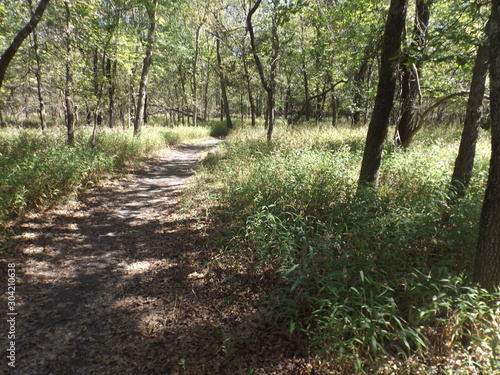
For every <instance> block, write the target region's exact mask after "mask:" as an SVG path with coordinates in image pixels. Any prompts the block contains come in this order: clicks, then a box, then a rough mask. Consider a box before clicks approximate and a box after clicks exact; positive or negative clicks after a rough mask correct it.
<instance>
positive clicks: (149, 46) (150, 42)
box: [134, 0, 158, 137]
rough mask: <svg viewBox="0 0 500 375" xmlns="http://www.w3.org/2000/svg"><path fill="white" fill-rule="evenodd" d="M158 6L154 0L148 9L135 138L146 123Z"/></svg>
mask: <svg viewBox="0 0 500 375" xmlns="http://www.w3.org/2000/svg"><path fill="white" fill-rule="evenodd" d="M157 5H158V1H157V0H153V4H152V7H151V8H150V7H147V12H148V17H149V29H148V36H147V40H146V56H145V57H144V61H143V65H142V73H141V80H140V82H139V96H138V98H137V111H136V113H135V121H134V136H135V137H140V135H141V130H142V123H143V121H144V107H145V104H146V87H147V85H148V79H149V70H150V68H151V62H152V60H153V48H154V34H155V29H156V8H157Z"/></svg>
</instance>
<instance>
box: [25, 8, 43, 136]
mask: <svg viewBox="0 0 500 375" xmlns="http://www.w3.org/2000/svg"><path fill="white" fill-rule="evenodd" d="M29 5H30V11H31V17H33V16H34V11H33V1H32V0H30V1H29ZM33 53H34V54H35V62H36V69H35V78H36V88H37V96H38V116H39V117H40V128H41V130H42V133H45V131H46V130H47V122H46V120H45V102H44V100H43V94H42V73H41V71H42V63H41V60H40V52H39V50H38V35H37V32H36V30H33Z"/></svg>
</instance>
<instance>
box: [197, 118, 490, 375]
mask: <svg viewBox="0 0 500 375" xmlns="http://www.w3.org/2000/svg"><path fill="white" fill-rule="evenodd" d="M260 137H261V135H260V134H254V135H252V133H251V132H250V130H248V129H242V130H237V131H236V132H235V133H233V134H231V135H229V137H228V142H227V144H225V145H224V147H222V148H221V150H220V151H219V152H218V155H217V156H216V157H215V158H213V159H212V160H211V161H210V163H209V164H207V166H206V167H205V168H206V177H205V179H203V178H202V180H201V181H202V183H203V184H204V186H206V183H207V182H210V181H216V182H213V183H212V185H211V186H212V190H211V192H210V194H208V195H207V196H210V197H213V198H215V199H216V200H217V204H218V206H219V207H220V208H219V209H218V210H219V211H218V212H217V213H218V215H219V216H218V218H219V219H218V220H221V221H222V223H223V224H222V227H223V228H224V230H223V233H221V239H220V241H222V243H223V244H224V246H225V247H228V248H229V249H232V251H234V252H235V254H237V256H238V257H239V259H240V260H239V262H244V263H246V264H247V265H248V267H249V269H250V270H251V272H255V273H257V274H264V275H268V274H275V275H277V276H278V278H277V279H278V282H277V283H276V284H275V285H274V293H273V294H272V296H271V298H270V299H269V300H268V301H267V306H268V311H269V312H270V314H271V316H272V317H273V318H274V319H275V321H276V322H277V323H278V324H279V325H281V326H282V327H283V328H285V329H286V330H287V331H288V333H289V334H291V335H293V336H295V337H297V338H303V339H304V338H307V340H308V341H309V342H310V343H311V345H312V346H313V347H314V348H316V349H317V350H318V351H319V352H320V353H322V354H323V355H325V356H327V357H329V358H330V357H333V358H336V359H337V360H346V359H348V360H349V361H352V362H354V363H355V364H356V365H357V368H358V370H359V371H361V369H362V368H363V366H364V365H365V364H367V363H372V364H374V365H377V366H379V367H380V368H381V369H382V368H383V366H384V364H387V363H389V362H391V361H396V362H398V363H399V364H396V366H402V363H404V362H405V361H408V360H409V359H410V358H412V360H414V358H415V356H416V357H417V358H419V360H417V361H416V362H415V363H414V368H415V369H422V368H424V367H425V365H424V363H425V356H428V355H434V356H439V355H444V356H448V357H449V358H453V356H457V357H458V356H460V355H465V354H464V353H481V352H483V353H490V357H491V358H490V359H491V364H488V358H487V356H485V355H484V354H482V355H481V354H477V355H478V356H479V357H480V360H478V361H477V362H478V364H477V365H478V366H483V368H484V369H485V370H488V369H490V368H493V366H494V364H495V363H497V362H498V360H497V358H498V357H497V354H496V353H497V352H496V351H495V350H496V345H497V342H498V339H499V337H497V336H498V334H497V332H498V325H499V324H500V321H499V319H498V312H499V311H500V304H499V302H498V301H499V297H500V295H499V294H498V293H492V294H490V293H487V292H486V291H484V290H480V289H478V288H476V287H475V286H473V285H471V284H470V282H469V280H468V278H467V277H466V276H464V275H467V274H468V271H469V270H470V267H471V264H472V258H473V254H474V251H475V245H476V243H475V239H476V235H475V232H476V228H477V222H478V219H479V211H480V206H481V202H482V197H483V194H484V186H485V183H486V178H485V177H486V171H487V166H488V151H489V149H488V140H487V139H482V140H481V141H480V142H479V147H478V157H477V160H476V172H475V175H474V183H473V186H471V189H470V191H469V195H468V196H467V197H466V199H465V200H464V201H463V202H462V203H461V204H459V205H457V206H456V207H448V203H447V202H448V200H447V196H446V193H445V192H446V191H447V190H448V189H447V187H448V182H449V179H450V175H451V170H452V165H453V161H454V157H455V153H456V151H455V150H457V149H458V141H459V134H458V132H456V131H448V132H443V131H442V130H441V133H437V132H434V133H433V134H430V135H429V134H427V135H426V136H425V138H424V136H422V135H421V136H419V138H418V139H416V140H415V145H414V147H413V148H412V149H411V150H408V151H407V152H404V153H403V152H399V151H394V150H391V148H390V147H388V148H387V149H386V150H385V153H386V155H385V156H384V163H383V166H382V169H381V174H380V181H381V185H380V187H379V189H378V191H377V192H376V193H375V192H373V191H367V192H365V193H364V194H356V190H357V189H356V187H357V177H358V168H359V163H360V160H361V154H362V144H363V137H364V135H363V133H362V131H360V130H352V129H347V128H340V129H339V128H336V129H332V128H326V127H323V128H322V127H319V128H300V127H299V128H295V129H293V130H292V129H289V130H288V131H287V132H286V133H284V132H283V133H280V132H279V131H278V132H277V135H276V138H275V139H276V140H275V141H274V142H273V143H272V144H267V143H266V142H264V141H261V140H260V139H262V138H263V137H262V138H260ZM225 218H226V219H225ZM495 340H496V341H495ZM493 349H495V350H493ZM339 354H340V358H339ZM495 361H497V362H495ZM434 364H435V363H433V364H432V365H434ZM450 366H451V365H450ZM464 366H465V365H464ZM488 366H490V367H488ZM458 368H460V366H459V367H458ZM464 368H465V367H464ZM381 371H382V370H381ZM384 371H385V370H384ZM415 371H417V370H415ZM419 371H420V370H419ZM422 371H423V370H422ZM382 373H385V372H382ZM387 373H391V372H387ZM412 373H417V372H412ZM422 373H425V372H422Z"/></svg>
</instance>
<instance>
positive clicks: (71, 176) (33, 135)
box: [0, 127, 209, 222]
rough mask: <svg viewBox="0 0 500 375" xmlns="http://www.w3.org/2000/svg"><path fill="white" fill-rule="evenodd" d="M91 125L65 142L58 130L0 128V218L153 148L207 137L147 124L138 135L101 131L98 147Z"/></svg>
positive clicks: (45, 202)
mask: <svg viewBox="0 0 500 375" xmlns="http://www.w3.org/2000/svg"><path fill="white" fill-rule="evenodd" d="M90 131H91V130H90V129H85V128H84V129H79V130H78V134H77V141H78V142H77V144H76V145H75V146H72V147H70V146H68V145H66V141H65V140H66V138H65V134H64V132H63V131H62V130H52V131H50V132H48V133H47V134H46V135H41V134H40V132H39V131H37V130H33V129H32V130H15V129H9V130H2V131H1V132H0V150H1V151H0V167H1V168H0V181H1V185H0V222H2V221H3V220H5V219H7V218H16V217H19V216H20V215H22V214H23V212H25V210H27V209H30V208H34V207H48V206H50V205H52V204H55V203H57V202H59V201H61V200H63V199H66V198H67V197H68V196H71V195H72V194H75V193H76V192H78V191H79V190H80V189H81V188H82V187H83V186H85V184H87V183H88V182H90V181H96V180H98V179H99V178H100V177H102V176H103V175H105V174H111V173H114V172H116V171H120V170H121V169H123V168H124V167H128V166H132V165H134V163H137V162H138V161H140V160H141V159H142V158H144V157H145V156H148V155H150V154H152V153H153V152H155V151H156V150H159V149H162V148H165V147H166V146H171V145H174V144H176V143H179V142H183V141H187V140H190V139H196V138H204V137H207V136H208V132H209V130H208V129H207V128H201V127H198V128H189V127H178V128H168V129H167V128H159V127H154V128H149V127H145V128H144V130H143V134H142V136H141V137H140V138H139V139H136V138H133V137H132V134H131V131H127V132H126V133H125V132H123V131H122V130H109V129H103V130H100V131H99V133H98V135H97V143H96V147H94V148H92V147H90V145H89V138H90Z"/></svg>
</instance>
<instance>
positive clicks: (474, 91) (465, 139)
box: [450, 45, 490, 202]
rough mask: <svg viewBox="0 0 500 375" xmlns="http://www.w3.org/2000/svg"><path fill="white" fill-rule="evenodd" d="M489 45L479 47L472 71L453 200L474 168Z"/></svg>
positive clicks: (453, 179) (452, 187) (462, 192)
mask: <svg viewBox="0 0 500 375" xmlns="http://www.w3.org/2000/svg"><path fill="white" fill-rule="evenodd" d="M489 55H490V47H489V46H488V45H482V46H480V47H479V49H478V51H477V56H476V62H475V64H474V71H473V73H472V83H471V88H470V94H469V100H468V102H467V111H466V114H465V121H464V129H463V131H462V138H461V140H460V148H459V150H458V156H457V159H456V160H455V168H454V170H453V176H452V177H451V182H450V197H451V199H452V200H451V201H452V202H454V201H455V199H457V198H463V197H464V196H465V192H466V191H467V189H468V187H469V183H470V179H471V176H472V170H473V168H474V158H475V156H476V142H477V138H478V135H479V127H480V125H481V117H482V112H483V111H482V109H483V97H484V91H485V83H486V76H487V75H488V59H489Z"/></svg>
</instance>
